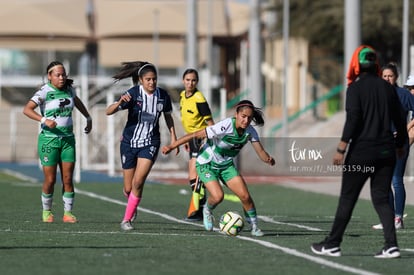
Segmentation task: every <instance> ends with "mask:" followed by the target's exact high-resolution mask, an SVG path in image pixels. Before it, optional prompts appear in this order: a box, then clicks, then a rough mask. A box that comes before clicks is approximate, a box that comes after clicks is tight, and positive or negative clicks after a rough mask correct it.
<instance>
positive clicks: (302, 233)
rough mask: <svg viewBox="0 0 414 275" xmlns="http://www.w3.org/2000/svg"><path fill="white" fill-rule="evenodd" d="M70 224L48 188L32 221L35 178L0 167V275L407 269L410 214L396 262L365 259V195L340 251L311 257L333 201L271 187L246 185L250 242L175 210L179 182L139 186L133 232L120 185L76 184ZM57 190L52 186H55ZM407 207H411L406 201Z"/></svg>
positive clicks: (234, 205) (412, 227) (368, 245)
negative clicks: (255, 225)
mask: <svg viewBox="0 0 414 275" xmlns="http://www.w3.org/2000/svg"><path fill="white" fill-rule="evenodd" d="M76 188H77V194H76V202H75V209H74V214H75V215H76V216H77V217H78V219H79V223H77V224H64V223H62V222H61V215H62V212H63V209H62V199H61V196H59V193H60V192H58V191H57V192H55V199H54V214H55V220H56V221H55V222H54V223H53V224H44V223H42V222H41V219H40V218H41V204H40V192H41V185H40V184H39V183H30V182H24V181H22V180H20V179H16V178H13V177H10V176H8V175H5V174H1V173H0V192H1V193H0V194H1V200H0V266H1V267H0V274H3V275H8V274H16V275H17V274H19V275H20V274H146V275H150V274H197V275H200V274H229V275H230V274H232V275H233V274H249V275H252V274H257V275H266V274H272V275H274V274H412V269H413V267H414V238H413V232H414V220H411V219H410V215H409V216H408V217H407V219H406V224H405V225H406V229H404V230H400V231H398V238H399V245H400V249H401V251H402V257H401V258H400V259H390V260H380V259H375V258H374V257H373V255H374V254H375V253H376V252H378V251H379V250H380V249H381V248H382V245H383V238H382V232H381V231H374V230H372V229H371V225H372V224H375V223H377V222H378V218H377V216H376V213H375V212H374V210H373V207H372V205H371V202H370V201H366V200H360V201H359V202H358V204H357V207H356V209H355V211H354V215H353V218H352V220H351V223H350V225H349V226H348V229H347V231H346V235H345V238H344V242H343V244H342V246H341V248H342V255H343V256H342V257H339V258H331V257H320V256H317V255H314V254H313V253H312V252H311V251H310V244H311V243H313V242H317V241H320V240H322V239H323V238H324V237H325V235H326V234H327V232H328V230H329V229H330V226H331V223H332V219H333V215H334V212H335V208H336V203H337V198H336V197H333V196H328V195H321V194H316V193H310V192H304V191H300V190H296V189H290V188H285V187H281V186H277V185H270V184H268V185H259V184H255V185H251V186H250V191H251V193H252V195H253V198H254V199H255V202H256V206H257V211H258V214H259V216H260V227H261V229H262V230H263V231H264V233H265V234H266V235H265V236H264V237H261V238H253V237H251V236H250V234H249V231H247V229H246V230H244V231H243V232H242V233H241V234H240V235H239V236H238V237H228V236H225V235H223V234H220V233H219V232H218V231H217V229H215V231H213V232H206V231H205V230H204V228H203V226H202V223H201V222H200V223H188V222H185V221H184V220H183V217H184V216H185V213H186V210H187V206H188V202H189V196H190V195H189V194H186V195H183V194H182V192H180V190H182V189H186V188H187V186H178V185H164V184H147V185H146V187H145V190H144V197H143V200H142V203H141V205H140V208H139V210H140V211H139V212H138V218H137V221H136V222H135V223H134V226H135V230H133V231H132V232H121V231H120V229H119V223H120V221H121V219H122V217H123V213H124V209H125V204H126V200H125V198H124V197H123V195H122V185H121V183H120V184H113V183H80V184H77V185H76ZM59 189H60V183H59V184H57V185H56V190H59ZM227 210H236V211H240V210H241V206H240V203H239V202H234V201H230V200H225V201H224V202H223V203H222V204H220V205H219V206H218V208H217V209H216V210H215V212H214V215H215V218H216V224H215V226H216V227H217V226H218V223H217V221H218V219H219V217H220V215H221V214H223V213H224V212H226V211H227ZM406 212H407V213H414V208H413V207H412V206H407V209H406Z"/></svg>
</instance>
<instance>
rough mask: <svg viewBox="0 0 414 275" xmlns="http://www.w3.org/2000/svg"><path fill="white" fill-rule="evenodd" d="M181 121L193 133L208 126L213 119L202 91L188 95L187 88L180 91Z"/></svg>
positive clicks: (188, 131) (187, 130)
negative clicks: (186, 93)
mask: <svg viewBox="0 0 414 275" xmlns="http://www.w3.org/2000/svg"><path fill="white" fill-rule="evenodd" d="M180 112H181V123H182V124H183V127H184V130H185V131H186V133H193V132H196V131H198V130H201V129H204V128H206V127H207V120H210V119H212V116H211V110H210V107H209V105H208V103H207V101H206V99H205V97H204V95H203V94H202V93H201V92H200V91H198V90H197V91H195V92H194V93H193V94H192V95H191V96H189V97H186V95H185V90H184V91H182V92H181V93H180Z"/></svg>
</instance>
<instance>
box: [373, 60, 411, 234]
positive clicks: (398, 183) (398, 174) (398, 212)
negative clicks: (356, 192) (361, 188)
mask: <svg viewBox="0 0 414 275" xmlns="http://www.w3.org/2000/svg"><path fill="white" fill-rule="evenodd" d="M382 78H383V79H384V80H386V81H388V82H389V83H390V84H391V85H393V86H394V87H395V90H396V91H397V95H398V98H399V99H400V102H401V106H402V108H403V111H404V116H405V117H406V118H407V123H408V122H409V121H411V119H412V113H413V111H414V95H412V94H411V93H410V92H409V91H408V90H407V89H404V88H401V87H399V86H398V84H397V79H398V69H397V65H396V64H394V63H388V64H387V65H385V66H384V67H382ZM393 130H395V129H393ZM409 153H410V146H409V141H408V139H407V141H406V143H405V144H404V155H403V156H402V157H401V158H397V162H396V164H395V168H394V175H393V176H392V186H393V189H394V192H390V204H391V207H392V208H393V209H394V211H395V219H394V224H395V228H396V229H402V228H404V222H403V216H404V208H405V197H406V193H405V186H404V173H405V167H406V164H407V159H408V155H409ZM372 228H373V229H382V224H381V223H380V224H376V225H373V226H372Z"/></svg>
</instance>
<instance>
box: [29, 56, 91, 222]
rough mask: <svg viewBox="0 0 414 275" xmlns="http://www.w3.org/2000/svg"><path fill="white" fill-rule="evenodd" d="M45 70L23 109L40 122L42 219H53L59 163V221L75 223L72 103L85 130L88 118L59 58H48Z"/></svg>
mask: <svg viewBox="0 0 414 275" xmlns="http://www.w3.org/2000/svg"><path fill="white" fill-rule="evenodd" d="M46 73H47V78H48V80H49V82H48V83H47V84H44V85H43V86H42V87H41V88H40V89H39V90H38V91H37V92H36V93H35V94H34V95H33V97H32V98H31V99H30V100H29V102H27V104H26V106H25V107H24V110H23V113H24V114H25V115H26V116H28V117H29V118H31V119H33V120H36V121H39V122H40V124H41V131H40V133H39V137H38V154H39V158H40V162H41V164H42V166H43V174H44V181H43V186H42V196H41V200H42V206H43V214H42V220H43V222H46V223H51V222H53V221H54V216H53V213H52V205H53V193H54V186H55V183H56V174H57V166H58V165H59V169H60V173H61V179H62V184H63V187H62V188H63V190H62V198H63V206H64V214H63V222H65V223H76V222H77V218H76V217H75V216H74V215H73V213H72V208H73V204H74V200H75V189H74V187H73V171H74V168H75V161H76V146H75V136H74V134H73V119H72V112H73V109H74V108H75V107H76V108H77V109H78V110H79V111H80V112H81V113H82V115H83V116H84V117H85V118H86V127H85V133H86V134H88V133H89V132H90V131H91V130H92V118H91V117H90V115H89V113H88V110H87V109H86V107H85V105H84V104H83V103H82V101H81V100H80V99H79V97H78V96H77V95H76V90H75V88H73V87H72V84H73V80H72V79H69V78H68V76H67V74H66V70H65V67H64V66H63V64H62V63H61V62H59V61H53V62H51V63H50V64H49V65H48V66H47V68H46ZM37 107H39V108H40V114H39V113H38V112H36V111H35V109H36V108H37ZM85 153H86V152H85Z"/></svg>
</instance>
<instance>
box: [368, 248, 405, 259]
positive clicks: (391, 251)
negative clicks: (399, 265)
mask: <svg viewBox="0 0 414 275" xmlns="http://www.w3.org/2000/svg"><path fill="white" fill-rule="evenodd" d="M400 256H401V255H400V250H399V249H398V247H396V246H393V247H390V248H388V249H385V248H384V249H383V250H381V251H380V252H378V253H377V254H376V255H375V256H374V257H375V258H378V259H392V258H399V257H400Z"/></svg>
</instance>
